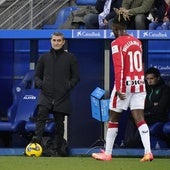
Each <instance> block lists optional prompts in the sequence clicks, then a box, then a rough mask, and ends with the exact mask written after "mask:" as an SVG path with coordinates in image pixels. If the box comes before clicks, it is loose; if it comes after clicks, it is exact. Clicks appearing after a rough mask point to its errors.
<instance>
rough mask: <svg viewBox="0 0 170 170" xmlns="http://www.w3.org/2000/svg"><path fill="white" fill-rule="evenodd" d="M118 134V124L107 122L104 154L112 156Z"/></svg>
mask: <svg viewBox="0 0 170 170" xmlns="http://www.w3.org/2000/svg"><path fill="white" fill-rule="evenodd" d="M117 133H118V122H109V123H108V129H107V134H106V148H105V153H106V154H109V155H110V154H112V149H113V144H114V141H115V138H116V136H117Z"/></svg>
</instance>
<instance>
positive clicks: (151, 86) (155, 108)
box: [144, 67, 170, 125]
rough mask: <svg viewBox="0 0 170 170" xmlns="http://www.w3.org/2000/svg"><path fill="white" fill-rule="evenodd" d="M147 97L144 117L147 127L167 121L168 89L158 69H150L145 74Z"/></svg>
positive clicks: (169, 100)
mask: <svg viewBox="0 0 170 170" xmlns="http://www.w3.org/2000/svg"><path fill="white" fill-rule="evenodd" d="M145 78H146V81H147V86H146V90H147V95H146V100H145V109H144V115H145V120H146V122H147V123H148V124H149V125H152V124H154V123H156V122H166V121H167V120H168V112H169V104H170V88H169V87H168V85H166V84H165V82H164V80H163V78H162V77H161V76H160V72H159V70H158V69H156V68H154V67H150V68H149V69H148V70H147V71H146V73H145Z"/></svg>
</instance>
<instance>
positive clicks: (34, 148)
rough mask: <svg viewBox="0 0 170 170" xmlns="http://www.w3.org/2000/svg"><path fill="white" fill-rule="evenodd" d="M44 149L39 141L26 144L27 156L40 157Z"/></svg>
mask: <svg viewBox="0 0 170 170" xmlns="http://www.w3.org/2000/svg"><path fill="white" fill-rule="evenodd" d="M42 151H43V149H42V147H41V145H40V144H38V143H29V144H28V145H27V146H26V149H25V154H26V155H27V156H35V157H39V156H41V154H42Z"/></svg>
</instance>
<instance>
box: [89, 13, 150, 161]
mask: <svg viewBox="0 0 170 170" xmlns="http://www.w3.org/2000/svg"><path fill="white" fill-rule="evenodd" d="M127 18H128V16H126V14H125V13H123V12H121V11H120V10H119V12H118V15H117V17H116V18H115V20H114V21H113V26H112V31H113V33H114V35H115V38H116V39H115V40H114V41H112V43H111V48H112V59H113V66H114V77H115V79H114V87H113V90H112V93H111V97H110V106H109V109H110V118H109V122H108V129H107V134H106V146H105V150H104V151H101V153H93V154H92V157H93V158H94V159H97V160H102V161H109V160H111V159H112V148H113V145H114V141H115V138H116V136H117V133H118V126H119V118H120V115H121V113H122V111H123V110H127V109H128V107H129V108H130V110H131V113H132V116H133V118H134V120H135V123H136V125H137V127H138V130H139V133H140V137H141V140H142V143H143V146H144V157H143V158H142V159H141V160H140V161H141V162H145V161H152V160H153V154H152V152H151V147H150V134H149V129H148V126H147V124H146V122H145V120H144V103H145V97H146V89H145V81H144V71H143V64H142V45H141V41H139V40H138V39H137V38H135V37H133V36H131V35H128V34H127V33H126V20H127Z"/></svg>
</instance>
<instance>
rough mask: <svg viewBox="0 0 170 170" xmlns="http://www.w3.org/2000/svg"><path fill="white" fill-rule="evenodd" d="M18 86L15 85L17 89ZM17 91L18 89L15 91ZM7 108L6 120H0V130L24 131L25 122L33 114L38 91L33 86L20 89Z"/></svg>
mask: <svg viewBox="0 0 170 170" xmlns="http://www.w3.org/2000/svg"><path fill="white" fill-rule="evenodd" d="M18 88H20V87H16V88H15V89H18ZM16 92H17V93H18V91H16ZM20 93H21V94H19V95H15V96H17V97H16V98H15V100H14V102H13V104H12V106H11V107H10V108H9V109H8V113H7V115H8V121H5V122H4V121H3V122H0V131H10V132H24V130H25V123H26V122H27V121H28V120H29V118H30V116H31V115H33V113H34V111H35V109H36V105H37V96H38V93H39V91H38V90H35V89H33V88H30V89H22V90H21V91H20Z"/></svg>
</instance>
